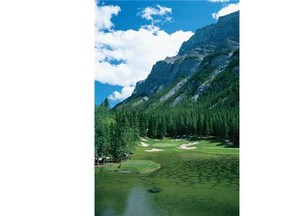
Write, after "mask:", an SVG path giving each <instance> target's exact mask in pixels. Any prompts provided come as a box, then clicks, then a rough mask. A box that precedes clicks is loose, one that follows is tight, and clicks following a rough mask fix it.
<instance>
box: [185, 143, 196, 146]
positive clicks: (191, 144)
mask: <svg viewBox="0 0 288 216" xmlns="http://www.w3.org/2000/svg"><path fill="white" fill-rule="evenodd" d="M197 144H198V142H193V143H188V144H187V146H193V145H197Z"/></svg>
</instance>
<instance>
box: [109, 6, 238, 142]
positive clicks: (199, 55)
mask: <svg viewBox="0 0 288 216" xmlns="http://www.w3.org/2000/svg"><path fill="white" fill-rule="evenodd" d="M114 110H129V111H130V112H131V111H137V112H142V113H144V114H145V115H146V117H147V118H148V119H149V120H148V123H146V126H147V127H148V128H149V124H150V121H152V120H151V119H152V118H153V119H154V120H153V121H158V120H155V119H162V120H163V121H162V120H161V121H162V123H161V122H158V125H159V126H158V127H159V130H160V128H161V124H164V123H163V122H167V121H170V122H171V121H172V120H171V119H170V118H175V119H174V120H173V121H176V122H178V121H180V119H182V120H183V122H179V124H178V125H177V126H175V127H176V129H174V128H170V129H168V128H167V131H168V135H175V134H178V135H179V131H181V133H180V134H185V133H186V134H187V133H197V134H201V135H202V134H206V135H207V134H208V135H215V134H216V135H217V134H218V135H219V134H220V135H219V136H220V137H222V138H229V139H232V140H233V141H234V143H238V142H239V11H238V12H235V13H232V14H229V15H226V16H223V17H220V18H219V20H218V21H217V23H214V24H211V25H208V26H206V27H203V28H201V29H198V30H197V31H196V32H195V34H194V35H193V36H192V37H191V38H190V39H189V40H187V41H186V42H184V43H183V44H182V45H181V47H180V49H179V52H178V54H177V55H176V56H173V57H166V58H165V59H164V60H161V61H158V62H156V64H155V65H154V66H153V67H152V70H151V73H150V74H149V75H148V77H147V79H145V80H142V81H139V82H138V83H137V84H136V87H135V90H134V92H133V93H132V95H131V96H130V97H129V98H127V99H126V100H124V101H123V102H121V103H119V104H118V105H116V106H115V107H114ZM144 114H143V115H144ZM155 116H157V118H156V117H155ZM171 116H172V117H171ZM173 116H174V117H173ZM189 116H190V117H191V119H193V118H194V119H195V122H196V123H195V127H194V126H193V122H192V120H191V119H190V120H191V122H188V120H187V119H188V118H190V117H189ZM192 116H193V117H192ZM169 119H170V120H169ZM182 120H181V121H182ZM190 120H189V121H190ZM159 121H160V120H159ZM193 121H194V120H193ZM185 122H186V123H185ZM205 122H206V123H205ZM219 122H220V123H219ZM165 124H166V123H165ZM180 125H182V126H183V127H182V126H180ZM166 126H167V127H169V125H166ZM166 126H165V127H166ZM143 127H144V126H143ZM173 127H174V126H173ZM178 127H182V128H181V129H179V128H178ZM192 127H194V130H192V132H191V128H192ZM177 128H178V129H177ZM199 128H200V129H199ZM217 128H218V129H217ZM223 128H224V129H223ZM222 129H223V131H224V132H222ZM143 130H144V129H143ZM169 130H170V134H169ZM150 131H151V130H150ZM207 131H208V132H207ZM210 131H211V132H210ZM155 133H156V134H157V132H155Z"/></svg>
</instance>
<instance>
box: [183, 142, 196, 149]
mask: <svg viewBox="0 0 288 216" xmlns="http://www.w3.org/2000/svg"><path fill="white" fill-rule="evenodd" d="M196 144H198V142H193V143H188V144H182V145H181V146H179V147H178V148H179V149H196V148H197V147H196V146H193V145H196ZM190 146H192V147H190Z"/></svg>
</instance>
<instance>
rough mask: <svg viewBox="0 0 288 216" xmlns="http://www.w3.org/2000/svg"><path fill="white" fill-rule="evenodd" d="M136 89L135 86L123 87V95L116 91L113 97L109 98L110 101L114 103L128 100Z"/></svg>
mask: <svg viewBox="0 0 288 216" xmlns="http://www.w3.org/2000/svg"><path fill="white" fill-rule="evenodd" d="M134 89H135V87H134V86H128V87H123V88H122V90H121V93H120V92H118V91H114V92H113V93H112V94H111V95H109V96H108V99H110V100H113V101H122V100H124V99H126V98H128V97H129V96H130V95H131V94H132V92H133V91H134Z"/></svg>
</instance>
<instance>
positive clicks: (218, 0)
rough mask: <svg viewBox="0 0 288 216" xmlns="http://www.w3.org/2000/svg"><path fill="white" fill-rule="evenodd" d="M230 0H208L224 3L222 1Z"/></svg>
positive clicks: (227, 0)
mask: <svg viewBox="0 0 288 216" xmlns="http://www.w3.org/2000/svg"><path fill="white" fill-rule="evenodd" d="M229 1H230V0H209V2H221V3H224V2H229Z"/></svg>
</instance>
